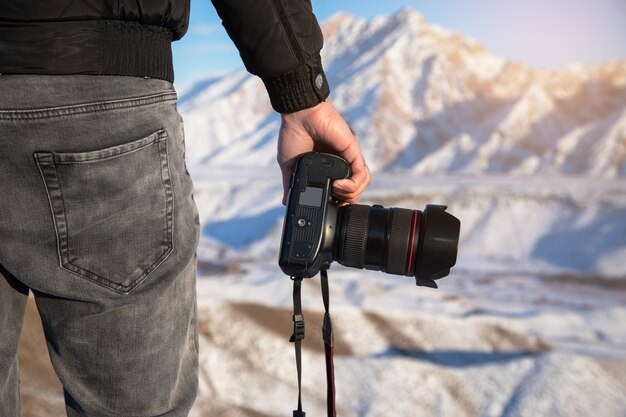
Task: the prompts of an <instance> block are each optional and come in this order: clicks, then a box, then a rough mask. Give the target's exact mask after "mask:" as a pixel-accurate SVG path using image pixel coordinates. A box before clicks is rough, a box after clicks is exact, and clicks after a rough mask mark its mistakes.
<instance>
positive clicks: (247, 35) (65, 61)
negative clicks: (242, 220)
mask: <svg viewBox="0 0 626 417" xmlns="http://www.w3.org/2000/svg"><path fill="white" fill-rule="evenodd" d="M189 1H190V0H0V73H4V74H101V75H130V76H141V77H152V78H160V79H164V80H168V81H173V79H174V71H173V66H172V53H171V42H172V41H174V40H177V39H180V38H181V37H182V36H183V35H184V34H185V32H186V31H187V27H188V22H189ZM196 1H199V0H196ZM212 1H213V5H214V6H215V8H216V10H217V12H218V14H219V16H220V18H221V19H222V23H223V25H224V27H225V28H226V30H227V32H228V34H229V36H230V37H231V39H232V40H233V41H234V43H235V45H236V46H237V48H238V49H239V52H240V54H241V57H242V59H243V62H244V64H245V65H246V68H247V69H248V71H250V72H251V73H253V74H255V75H258V76H259V77H261V79H262V80H263V82H264V83H265V86H266V87H267V90H268V93H269V95H270V99H271V102H272V106H273V107H274V109H276V110H277V111H279V112H283V113H287V112H293V111H296V110H301V109H303V108H307V107H311V106H313V105H315V104H317V103H319V102H320V101H322V100H324V99H325V98H326V97H327V96H328V93H329V89H328V84H327V82H326V77H325V75H324V71H323V69H322V65H321V60H320V56H319V52H320V50H321V48H322V42H323V40H322V33H321V30H320V28H319V25H318V23H317V20H316V19H315V16H314V15H313V12H312V10H311V3H310V1H309V0H212Z"/></svg>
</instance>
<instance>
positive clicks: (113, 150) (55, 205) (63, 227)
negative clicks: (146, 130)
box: [33, 129, 174, 294]
mask: <svg viewBox="0 0 626 417" xmlns="http://www.w3.org/2000/svg"><path fill="white" fill-rule="evenodd" d="M167 138H168V135H167V131H165V130H163V129H162V130H159V131H157V132H155V133H153V134H151V135H149V136H147V137H145V138H142V139H139V140H136V141H133V142H130V143H126V144H121V145H117V146H113V147H110V148H105V149H100V150H96V151H90V152H78V153H56V152H34V153H33V157H34V159H35V161H36V163H37V166H38V168H39V172H40V174H41V177H42V179H43V182H44V186H45V189H46V193H47V196H48V201H49V203H50V210H51V213H52V218H53V223H54V229H55V235H56V240H57V255H58V259H59V266H60V267H62V268H63V269H65V270H67V271H70V272H72V273H74V274H76V275H79V276H81V277H84V278H87V279H88V280H90V281H92V282H95V283H97V284H100V285H102V286H104V287H107V288H110V289H113V290H115V291H118V292H122V293H125V294H127V293H129V292H130V291H132V290H133V289H134V288H135V287H136V286H137V285H139V284H140V283H141V282H142V281H143V280H144V279H146V278H147V277H148V275H149V274H150V273H151V272H153V271H154V270H155V269H156V268H157V267H158V266H159V265H160V264H161V263H162V262H163V261H165V259H167V257H168V256H169V255H170V253H171V252H172V251H173V249H174V248H173V231H174V227H173V226H174V225H173V218H174V198H173V189H172V182H171V175H170V170H169V156H168V152H167ZM150 145H155V146H157V149H158V157H159V162H160V179H161V181H160V182H161V184H162V186H163V193H164V200H165V222H166V225H165V227H166V235H167V246H166V247H165V248H164V250H163V251H162V252H161V253H158V254H157V255H156V259H155V260H154V262H152V263H151V264H150V265H149V266H147V267H146V268H145V269H144V270H143V271H142V273H141V274H139V275H138V276H136V277H135V276H133V277H132V280H131V281H130V282H129V283H128V285H124V284H122V283H118V282H113V281H111V280H110V279H107V278H106V277H103V276H101V275H100V274H98V273H95V272H93V271H90V270H89V269H86V268H84V267H81V266H78V265H76V264H75V262H74V259H72V257H71V253H70V248H69V245H70V238H69V231H68V223H67V217H66V213H67V211H66V208H65V201H66V200H65V198H64V196H63V191H62V185H61V181H60V179H59V173H58V171H57V166H59V165H69V164H85V163H93V162H102V161H107V160H110V159H114V158H118V157H120V156H122V155H126V154H129V153H133V152H136V151H138V150H140V149H143V148H145V147H147V146H150Z"/></svg>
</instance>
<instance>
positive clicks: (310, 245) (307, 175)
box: [278, 152, 350, 278]
mask: <svg viewBox="0 0 626 417" xmlns="http://www.w3.org/2000/svg"><path fill="white" fill-rule="evenodd" d="M349 177H350V166H349V165H348V163H347V162H346V161H345V160H344V159H342V158H340V157H338V156H335V155H331V154H326V153H319V152H310V153H307V154H305V155H304V156H302V157H301V158H300V159H299V160H298V162H297V164H296V168H295V170H294V173H293V175H292V177H291V184H290V187H289V196H288V198H287V208H286V211H285V222H284V225H283V235H282V241H281V244H280V255H279V260H278V265H279V266H280V268H281V269H282V270H283V272H284V273H285V274H287V275H290V276H293V277H299V278H311V277H313V276H315V275H317V273H318V272H319V271H320V270H322V269H328V268H329V267H330V264H331V262H332V261H333V245H334V240H335V232H336V230H335V228H336V224H337V211H338V207H339V202H338V201H337V200H336V199H335V198H334V197H333V196H332V195H331V186H332V183H333V181H335V180H339V179H344V178H349Z"/></svg>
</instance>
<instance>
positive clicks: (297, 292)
mask: <svg viewBox="0 0 626 417" xmlns="http://www.w3.org/2000/svg"><path fill="white" fill-rule="evenodd" d="M320 275H321V284H322V300H323V301H324V324H323V325H322V338H323V339H324V353H325V356H326V409H327V413H328V417H336V415H337V412H336V410H335V367H334V363H333V356H334V353H335V340H334V337H333V325H332V320H331V318H330V312H329V298H330V297H329V291H328V273H327V271H326V270H322V271H321V274H320ZM291 279H292V280H293V334H292V335H291V338H290V339H289V341H290V342H292V343H294V346H295V350H296V369H297V371H298V409H297V410H294V412H293V417H305V416H306V413H305V412H304V411H302V339H304V315H303V314H302V297H301V289H302V278H293V277H292V278H291Z"/></svg>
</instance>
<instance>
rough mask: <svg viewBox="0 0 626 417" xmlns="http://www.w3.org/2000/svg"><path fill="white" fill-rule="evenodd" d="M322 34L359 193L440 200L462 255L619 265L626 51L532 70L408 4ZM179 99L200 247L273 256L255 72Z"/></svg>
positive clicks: (330, 25) (267, 141) (272, 178)
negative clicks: (361, 187)
mask: <svg viewBox="0 0 626 417" xmlns="http://www.w3.org/2000/svg"><path fill="white" fill-rule="evenodd" d="M324 31H325V36H326V38H325V39H326V41H325V47H324V49H323V54H324V56H323V58H324V62H325V66H326V70H327V73H328V78H329V80H330V83H331V85H332V86H333V93H332V100H333V102H334V103H335V105H336V106H337V107H338V108H339V109H340V110H341V111H342V112H343V114H344V115H345V117H346V118H347V119H348V121H349V122H350V123H351V125H352V127H353V129H354V130H355V131H356V132H357V135H358V137H359V140H360V142H361V144H362V147H363V150H364V152H365V154H366V158H367V161H368V164H369V165H370V167H372V168H374V170H375V171H377V172H375V174H374V183H373V185H372V186H371V187H370V188H369V189H368V191H367V192H366V194H365V195H364V198H363V202H364V203H366V204H383V205H384V206H386V207H390V206H392V207H393V206H395V207H409V208H419V209H423V207H424V205H425V204H427V203H440V204H446V205H448V207H449V210H450V211H451V212H452V213H453V214H455V215H456V216H457V217H459V218H460V219H461V224H462V227H461V250H460V252H459V253H460V255H459V263H458V267H460V268H472V269H475V268H477V267H480V269H484V267H485V266H486V265H488V266H489V268H494V267H495V268H497V269H498V270H507V271H509V272H510V271H512V270H517V271H519V270H523V271H526V272H528V271H532V273H541V274H545V273H548V274H554V273H562V272H563V271H566V272H567V273H571V272H572V271H573V272H575V273H577V274H583V275H589V274H591V275H593V276H603V277H625V276H626V263H625V262H623V259H625V258H624V257H626V222H625V221H624V220H623V219H624V214H625V213H626V184H625V182H624V181H625V178H626V60H623V61H616V62H612V63H606V64H603V65H597V66H593V67H586V66H582V65H574V66H570V67H568V68H564V69H561V70H555V71H542V70H536V69H530V68H526V67H524V66H522V65H521V64H519V63H515V62H507V61H505V60H503V59H501V58H498V57H496V56H494V55H492V54H490V53H488V52H487V51H485V50H484V49H483V48H482V47H481V46H480V45H478V44H477V43H476V42H474V41H472V40H470V39H467V38H465V37H463V36H461V35H459V34H457V33H454V32H452V31H449V30H446V29H443V28H441V27H438V26H435V25H432V24H430V23H428V22H427V21H426V20H425V19H424V18H423V17H421V16H420V15H419V14H418V13H417V12H415V11H413V10H411V9H404V10H402V11H400V12H398V13H396V14H394V15H391V16H383V17H378V18H374V19H372V20H370V21H367V20H364V19H360V18H357V17H354V16H351V15H347V14H338V15H336V16H334V17H333V18H332V19H330V20H329V21H328V22H326V23H325V24H324ZM180 110H181V112H182V114H183V116H184V119H185V127H186V136H187V159H188V164H189V170H190V172H191V173H192V176H193V177H194V181H195V183H196V191H195V194H196V201H197V202H198V205H199V206H200V212H201V220H202V221H203V241H202V246H203V248H202V249H201V254H200V255H201V258H204V259H208V260H210V259H216V258H220V259H226V258H228V256H227V255H228V254H233V258H235V259H237V262H239V261H240V260H241V259H242V258H243V259H259V258H262V259H268V258H269V259H274V258H275V256H276V255H275V254H276V253H277V251H278V244H279V242H280V230H281V220H282V215H283V207H282V206H281V204H280V201H281V195H282V189H281V184H280V182H279V178H280V176H279V174H278V173H277V167H276V164H275V152H276V150H275V138H276V137H277V131H278V127H279V118H278V115H277V114H275V113H274V112H273V111H272V109H271V108H270V104H269V100H268V98H267V97H266V92H265V90H264V87H263V85H262V83H261V82H260V81H259V80H258V79H256V78H255V77H253V76H250V75H249V74H247V73H246V72H245V71H243V70H242V71H238V72H235V73H232V74H228V75H225V76H223V77H219V78H215V79H210V80H206V81H204V82H202V83H199V84H197V85H196V86H195V87H194V88H192V89H191V90H188V91H187V92H186V93H185V94H184V95H182V97H181V99H180ZM398 174H401V175H398ZM467 174H471V175H469V176H468V175H467ZM442 176H447V177H448V178H447V179H442V178H441V177H442ZM437 178H439V179H437ZM523 181H525V182H523ZM233 262H235V261H233ZM555 271H556V272H555Z"/></svg>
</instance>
